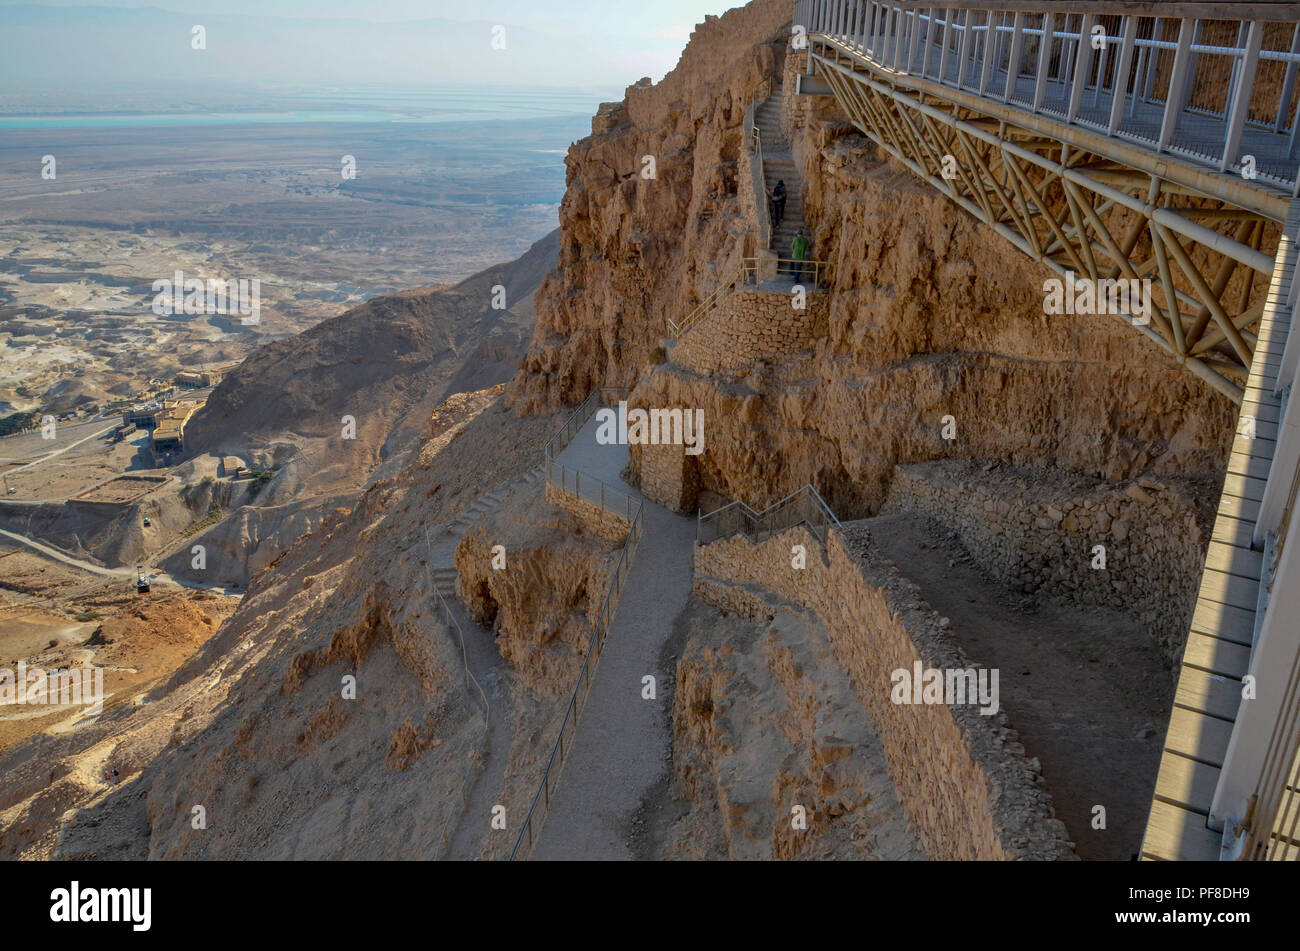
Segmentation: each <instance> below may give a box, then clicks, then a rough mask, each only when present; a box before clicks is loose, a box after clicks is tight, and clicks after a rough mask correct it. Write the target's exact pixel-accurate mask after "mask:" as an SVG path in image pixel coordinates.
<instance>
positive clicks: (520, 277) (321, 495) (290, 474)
mask: <svg viewBox="0 0 1300 951" xmlns="http://www.w3.org/2000/svg"><path fill="white" fill-rule="evenodd" d="M558 240H559V233H558V232H554V233H552V234H550V235H548V236H547V237H546V238H543V239H542V240H541V241H539V242H537V243H536V244H535V245H533V247H532V248H531V249H530V250H529V251H528V253H526V254H525V255H524V256H523V257H521V258H519V259H518V260H517V261H512V262H510V263H508V264H501V265H497V266H495V267H491V268H489V269H487V270H486V271H483V272H481V273H479V274H476V275H474V276H473V277H470V278H467V279H466V280H464V281H462V282H460V283H459V284H456V285H454V286H452V287H448V288H438V289H434V290H428V289H416V290H411V291H406V292H403V293H401V294H395V295H392V296H390V297H381V298H377V299H375V300H372V301H369V302H367V303H366V304H364V305H362V306H360V307H357V308H354V309H353V310H350V311H348V312H347V313H346V314H343V315H341V316H339V317H336V318H333V319H331V320H327V321H324V322H322V323H320V324H317V325H316V326H315V327H313V328H311V329H310V330H307V331H305V332H303V333H301V334H299V335H298V336H296V337H290V338H288V339H285V340H279V341H276V342H274V343H271V344H268V345H266V346H264V347H261V348H259V349H258V350H255V351H254V352H253V353H252V354H250V355H249V357H248V358H247V359H246V360H245V361H244V362H243V364H241V365H240V367H239V368H238V369H237V370H235V371H234V372H233V373H231V374H230V375H229V376H227V377H226V378H225V379H224V380H223V381H222V382H221V384H220V385H219V386H218V387H217V388H216V389H215V390H214V391H213V394H212V398H211V399H210V400H209V401H208V403H207V405H206V406H205V407H204V408H203V410H201V411H200V412H199V413H198V414H197V415H196V416H195V417H194V421H193V422H192V424H191V425H190V428H189V429H188V430H187V437H186V438H187V441H188V449H189V451H190V454H191V456H193V457H195V458H194V460H193V461H192V462H191V463H189V464H188V465H199V464H202V463H204V462H208V463H210V462H211V461H212V459H213V458H214V456H215V455H225V454H232V455H236V456H238V457H240V458H241V459H243V460H244V461H245V462H247V463H248V464H249V465H250V466H253V467H255V468H259V469H262V470H265V471H268V472H272V471H273V472H274V476H273V477H272V478H271V479H270V481H269V483H267V484H266V485H261V484H257V485H256V486H255V489H256V493H255V495H254V494H253V491H252V490H251V489H250V490H249V491H246V492H244V493H243V494H240V495H238V496H237V497H232V493H230V492H228V491H227V492H224V493H223V492H220V491H217V490H215V489H212V488H209V487H208V486H207V485H195V486H192V487H191V488H190V489H189V490H188V491H187V492H186V493H185V498H183V499H177V500H176V504H175V505H173V506H172V507H173V508H176V509H177V510H178V511H179V514H178V515H177V517H176V518H173V519H172V521H173V522H175V523H176V525H177V532H178V534H179V535H180V536H183V537H178V538H177V542H178V543H179V544H178V545H177V546H176V547H175V548H174V550H173V551H172V553H171V554H170V555H169V556H167V557H165V558H163V559H162V560H161V564H162V566H163V567H164V568H165V569H166V570H167V571H169V572H171V573H172V574H173V575H175V576H176V577H178V578H193V579H194V580H202V579H207V578H218V579H220V580H221V581H223V582H225V583H230V584H240V585H242V584H245V583H247V581H248V578H249V577H250V576H251V575H252V574H253V573H254V572H256V571H259V570H261V569H262V568H265V567H266V566H267V565H268V564H269V563H270V562H271V561H272V560H273V559H274V558H275V557H276V556H277V555H278V554H279V553H280V552H282V551H283V550H284V549H285V548H286V547H288V546H289V545H291V544H292V543H293V542H294V540H295V539H297V538H299V537H300V536H302V535H304V534H306V533H308V532H311V531H313V530H315V529H316V528H318V527H320V525H321V524H322V522H323V521H324V519H325V518H326V517H327V516H328V514H329V513H330V512H331V511H332V510H333V509H334V508H336V507H337V506H340V505H347V504H349V503H350V501H351V499H352V497H353V495H354V494H355V493H356V492H358V491H359V490H361V489H362V488H363V487H364V486H365V485H367V484H368V482H369V481H370V480H372V479H379V478H387V477H391V476H393V475H395V474H396V473H397V472H399V471H400V469H401V466H402V465H403V464H404V462H405V461H406V458H407V454H408V453H409V452H410V450H411V449H412V447H414V446H415V445H416V444H417V442H418V438H419V436H420V434H421V433H423V432H424V431H425V428H426V426H427V425H428V420H429V415H430V413H432V412H433V411H434V408H435V407H436V406H438V405H439V404H440V403H442V401H443V400H444V399H446V398H447V397H448V396H451V395H453V394H455V393H459V392H465V391H472V390H480V389H483V388H486V387H490V386H493V385H495V384H498V383H501V382H502V381H504V380H506V379H508V378H509V376H510V374H511V373H512V372H514V369H515V367H516V366H517V364H518V362H519V359H520V356H521V355H522V353H523V351H524V348H525V346H526V342H527V339H528V336H529V333H530V332H531V327H532V321H533V295H534V292H535V291H536V290H537V287H538V285H539V284H540V283H541V280H542V277H543V276H544V275H545V274H546V273H547V272H548V270H549V269H550V268H551V267H552V266H553V264H554V262H555V258H556V248H557V246H558ZM498 288H500V289H502V290H497V289H498ZM344 417H351V418H352V420H354V421H355V422H354V428H355V432H354V433H349V434H347V435H348V438H345V434H344ZM205 454H213V455H206V456H205ZM182 504H183V506H184V508H183V510H181V506H182ZM160 514H164V513H161V512H159V513H154V518H155V520H158V519H159V515H160ZM136 521H138V519H137V520H136ZM196 525H198V526H201V527H200V528H198V529H195V527H194V526H196ZM121 528H122V529H123V530H130V523H128V522H124V524H123V526H121ZM115 530H116V527H115ZM64 534H65V535H67V534H69V533H67V532H65V533H64ZM110 536H111V533H110ZM43 537H50V536H43ZM73 541H74V542H75V543H76V544H81V542H80V540H79V539H73ZM194 543H202V544H203V545H204V546H205V548H206V550H207V556H208V562H207V567H206V568H205V569H204V573H203V575H202V576H201V578H200V576H197V575H195V574H194V572H192V571H191V570H190V561H191V555H190V550H191V547H192V545H193V544H194ZM93 550H94V551H95V553H96V554H97V556H98V557H101V558H104V559H108V558H110V557H111V556H112V555H113V554H115V550H114V549H113V548H112V547H110V546H100V547H94V548H93ZM130 557H131V558H134V557H135V556H134V555H131V556H130Z"/></svg>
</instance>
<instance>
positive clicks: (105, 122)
mask: <svg viewBox="0 0 1300 951" xmlns="http://www.w3.org/2000/svg"><path fill="white" fill-rule="evenodd" d="M603 92H604V95H602V91H600V90H578V89H543V88H537V87H532V88H518V89H513V88H505V87H430V88H420V89H394V88H385V89H376V90H360V91H357V90H347V91H337V92H324V93H316V92H312V93H295V94H288V95H284V94H267V95H261V96H256V97H253V98H255V99H256V102H255V103H250V104H249V105H248V106H247V107H242V106H241V107H238V108H235V109H230V108H229V107H227V108H214V109H211V110H207V109H203V108H195V104H194V103H192V102H191V103H186V104H184V105H181V104H175V105H160V106H159V107H158V108H156V109H150V110H148V111H146V110H141V109H122V108H120V107H117V108H113V107H110V106H108V105H107V104H106V107H105V108H104V109H102V111H101V110H100V109H95V108H93V107H90V108H87V106H86V105H81V106H80V108H69V109H68V110H66V111H64V112H60V113H57V114H45V115H31V114H27V115H18V114H13V115H0V129H79V128H124V127H149V126H197V125H242V124H257V123H262V124H278V125H284V124H298V123H322V122H340V123H344V122H353V123H369V124H373V123H384V122H394V123H401V122H405V123H437V122H474V121H484V120H502V119H505V120H509V119H543V118H552V117H561V116H590V115H592V114H594V113H595V111H596V107H597V106H598V105H599V104H600V103H601V102H603V101H605V100H606V99H609V98H615V97H618V96H620V95H621V93H620V92H618V91H613V90H607V91H603Z"/></svg>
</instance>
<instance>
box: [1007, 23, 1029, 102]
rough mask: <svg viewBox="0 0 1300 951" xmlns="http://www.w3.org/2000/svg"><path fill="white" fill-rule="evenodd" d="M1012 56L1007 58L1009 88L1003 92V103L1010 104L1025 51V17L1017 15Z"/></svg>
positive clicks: (1012, 40)
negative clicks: (1021, 57)
mask: <svg viewBox="0 0 1300 951" xmlns="http://www.w3.org/2000/svg"><path fill="white" fill-rule="evenodd" d="M1012 30H1013V32H1012V34H1011V55H1010V56H1008V57H1007V86H1006V89H1004V90H1003V92H1002V101H1003V102H1010V101H1011V96H1012V94H1013V93H1014V92H1015V91H1016V80H1017V79H1019V78H1020V56H1021V54H1022V53H1023V52H1024V49H1025V15H1024V14H1023V13H1017V14H1016V19H1015V23H1014V25H1013V26H1012Z"/></svg>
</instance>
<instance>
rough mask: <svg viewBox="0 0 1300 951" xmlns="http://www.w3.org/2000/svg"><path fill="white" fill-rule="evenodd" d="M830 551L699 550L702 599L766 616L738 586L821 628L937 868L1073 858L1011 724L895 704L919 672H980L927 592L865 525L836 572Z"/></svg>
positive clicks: (811, 542)
mask: <svg viewBox="0 0 1300 951" xmlns="http://www.w3.org/2000/svg"><path fill="white" fill-rule="evenodd" d="M796 544H798V545H803V546H805V549H806V551H807V552H808V555H809V557H808V559H807V567H806V568H804V569H802V570H797V569H794V568H792V567H791V546H793V545H796ZM820 551H821V546H820V545H819V543H818V542H817V540H816V539H815V538H814V537H813V536H812V535H811V534H810V533H808V532H807V530H805V529H803V528H798V529H794V530H791V531H788V532H784V533H782V534H780V535H777V536H775V537H773V538H770V539H768V540H766V541H764V542H761V543H756V542H753V541H751V540H750V539H748V538H745V537H743V536H736V537H733V538H729V539H724V540H720V541H716V542H713V543H711V544H709V545H697V546H696V548H695V574H696V581H695V592H696V594H697V595H699V596H700V597H701V598H703V599H704V600H706V601H709V602H710V603H712V604H714V605H715V606H716V607H718V608H720V609H721V610H723V611H729V612H734V613H738V614H745V615H746V616H751V614H750V612H751V611H761V610H762V607H761V605H759V603H758V600H757V599H756V598H754V597H753V596H752V595H751V594H748V593H746V592H745V591H743V590H742V589H741V588H738V587H736V586H738V585H756V586H758V587H761V588H766V589H768V590H771V591H773V592H775V593H776V594H778V595H779V596H781V597H783V598H785V599H787V600H789V601H793V602H795V603H796V604H800V605H802V606H804V607H806V608H808V609H809V610H811V611H813V612H814V613H815V614H816V615H817V616H818V617H819V618H820V620H821V622H822V624H823V625H824V626H825V628H826V631H827V633H828V635H829V637H830V639H831V642H832V646H833V647H834V650H835V653H836V655H837V656H838V657H839V659H840V662H841V663H842V664H843V665H844V667H845V669H846V670H847V671H848V672H849V675H850V677H851V678H852V679H853V683H854V686H855V688H856V689H857V692H858V696H859V699H860V700H861V702H862V705H863V707H864V708H865V709H866V711H867V713H868V715H869V716H870V717H871V720H872V723H873V725H874V727H875V731H876V734H877V735H878V736H879V737H880V741H881V743H882V744H883V746H884V751H885V757H886V760H887V762H888V763H889V773H890V776H891V777H892V779H893V781H894V785H895V787H896V788H897V790H898V799H899V802H900V804H901V805H902V807H903V809H904V811H905V812H906V814H907V816H908V819H909V821H910V822H911V824H912V826H913V827H914V828H915V830H916V836H917V840H918V842H919V843H920V846H921V848H922V849H923V850H924V851H925V853H926V854H927V856H929V857H930V858H933V859H986V860H987V859H1064V858H1071V857H1073V844H1072V843H1071V842H1070V841H1069V840H1068V838H1067V835H1066V830H1065V826H1064V824H1063V823H1061V822H1060V821H1059V820H1058V819H1056V818H1055V817H1054V815H1053V811H1052V804H1051V797H1050V796H1049V795H1048V794H1047V792H1046V791H1045V790H1044V789H1043V787H1042V783H1043V779H1042V775H1041V774H1040V773H1039V771H1038V768H1037V763H1036V761H1031V760H1029V759H1028V758H1026V756H1025V750H1024V747H1023V746H1022V745H1021V744H1020V743H1019V742H1017V738H1016V734H1015V733H1014V731H1012V730H1010V729H1009V728H1008V727H1007V726H1006V719H1005V716H1004V715H1003V714H1001V713H999V714H995V715H992V716H984V715H981V714H980V713H979V712H978V711H977V710H976V709H975V708H974V707H970V706H948V705H946V704H933V705H904V704H895V703H893V702H892V701H891V699H890V688H891V679H890V675H891V673H892V672H893V671H894V670H897V669H899V668H902V669H907V670H910V669H911V668H912V665H913V663H914V662H915V661H917V660H920V661H921V662H922V664H923V665H925V666H926V667H933V668H956V669H964V668H967V667H971V666H974V665H972V664H970V663H969V662H968V661H967V660H966V658H965V656H964V655H963V654H962V653H961V651H960V649H959V648H958V647H957V646H956V645H955V642H954V640H953V638H952V636H951V635H950V634H948V633H947V632H946V631H945V629H944V628H943V626H942V625H941V623H940V618H939V617H938V615H937V613H936V612H935V611H933V610H932V609H931V608H930V607H929V605H928V604H926V603H925V602H924V601H923V600H921V598H920V597H919V593H918V590H917V589H916V587H915V586H914V585H911V584H910V583H909V582H907V581H906V580H905V579H904V578H903V576H902V575H901V574H899V572H898V570H897V569H896V568H895V567H894V566H893V564H892V563H891V562H889V561H887V560H886V559H884V558H883V557H881V556H880V554H879V553H878V552H877V551H875V550H874V548H873V545H872V541H871V536H870V534H869V532H868V531H867V530H866V529H865V528H864V527H863V526H861V525H860V524H856V523H847V524H845V525H844V527H843V530H842V531H840V530H833V531H832V532H831V534H830V536H829V539H828V544H827V547H826V562H823V560H822V558H821V557H819V556H818V555H816V554H814V553H815V552H820ZM718 582H723V584H719V583H718Z"/></svg>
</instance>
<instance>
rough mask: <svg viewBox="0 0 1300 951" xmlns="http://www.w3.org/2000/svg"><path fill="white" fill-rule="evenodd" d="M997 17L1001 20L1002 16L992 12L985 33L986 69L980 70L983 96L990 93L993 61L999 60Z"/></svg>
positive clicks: (981, 93)
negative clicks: (995, 19) (995, 21)
mask: <svg viewBox="0 0 1300 951" xmlns="http://www.w3.org/2000/svg"><path fill="white" fill-rule="evenodd" d="M995 17H996V18H1000V15H999V14H997V13H995V12H994V11H992V10H990V11H989V16H988V29H987V30H985V31H984V67H983V69H982V70H980V95H981V96H983V95H984V94H985V93H987V92H988V88H989V79H990V78H992V76H993V61H994V60H995V59H997V47H998V42H997V41H998V33H997V29H996V27H995V26H994V18H995Z"/></svg>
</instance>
